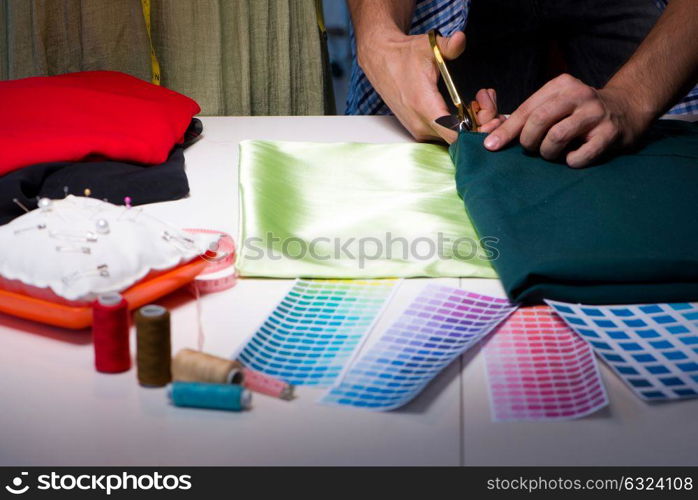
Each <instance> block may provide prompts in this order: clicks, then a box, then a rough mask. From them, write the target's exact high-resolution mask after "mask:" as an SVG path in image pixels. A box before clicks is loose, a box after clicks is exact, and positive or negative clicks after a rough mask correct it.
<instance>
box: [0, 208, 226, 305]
mask: <svg viewBox="0 0 698 500" xmlns="http://www.w3.org/2000/svg"><path fill="white" fill-rule="evenodd" d="M214 239H215V237H212V236H209V235H198V234H196V235H194V234H190V233H186V232H183V231H180V230H179V229H176V228H174V227H172V226H170V225H169V224H166V223H164V222H162V221H160V220H158V219H156V218H154V217H151V216H149V215H147V214H145V213H143V212H142V211H141V210H140V209H139V208H127V207H124V206H116V205H112V204H110V203H106V202H103V201H100V200H97V199H94V198H82V197H76V196H68V197H67V198H65V199H62V200H51V201H50V202H49V201H48V200H42V203H40V204H39V208H38V209H36V210H33V211H31V212H29V213H27V214H25V215H23V216H21V217H18V218H17V219H15V220H13V221H12V222H10V223H9V224H6V225H4V226H0V278H4V279H3V280H2V281H3V282H5V283H6V282H7V280H16V281H19V282H21V283H23V284H25V285H28V286H30V287H35V288H39V289H50V290H51V291H52V292H53V293H54V294H55V295H57V296H59V297H62V298H64V299H66V300H68V301H86V300H93V299H94V297H95V296H96V295H98V294H101V293H106V292H121V291H123V290H125V289H126V288H128V287H130V286H131V285H133V284H134V283H136V282H138V281H139V280H141V279H142V278H144V277H145V276H146V275H148V273H150V272H151V271H163V270H167V269H170V268H173V267H176V266H177V265H179V264H182V263H184V262H187V261H189V260H191V259H193V258H194V257H196V256H197V255H200V254H202V253H204V252H205V251H206V249H207V248H208V246H209V244H210V243H211V242H212V240H214Z"/></svg>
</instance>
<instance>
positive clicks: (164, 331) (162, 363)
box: [135, 304, 172, 387]
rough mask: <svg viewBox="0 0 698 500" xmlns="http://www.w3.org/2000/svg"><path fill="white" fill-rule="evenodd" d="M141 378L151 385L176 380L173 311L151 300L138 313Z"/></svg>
mask: <svg viewBox="0 0 698 500" xmlns="http://www.w3.org/2000/svg"><path fill="white" fill-rule="evenodd" d="M135 323H136V344H137V354H136V360H137V365H138V382H139V383H140V384H141V385H143V386H147V387H162V386H164V385H167V384H168V383H170V382H171V381H172V372H171V370H170V366H171V359H172V348H171V346H170V312H169V311H168V310H167V309H165V308H164V307H162V306H158V305H154V304H150V305H147V306H143V307H141V308H140V309H139V310H138V311H137V312H136V314H135Z"/></svg>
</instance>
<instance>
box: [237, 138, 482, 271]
mask: <svg viewBox="0 0 698 500" xmlns="http://www.w3.org/2000/svg"><path fill="white" fill-rule="evenodd" d="M453 174H454V169H453V164H452V163H451V160H450V158H449V157H448V152H447V150H446V148H445V147H442V146H436V145H432V144H355V143H341V144H319V143H306V142H270V141H243V142H242V143H241V144H240V169H239V175H240V179H239V181H240V203H241V207H240V214H241V221H240V240H239V241H240V242H241V245H240V253H239V255H238V260H237V267H238V270H239V271H240V273H241V274H242V275H244V276H265V277H279V278H291V277H319V278H381V277H410V276H433V277H436V276H451V277H457V276H477V277H486V278H492V277H495V274H494V271H493V270H492V268H491V266H490V264H489V262H488V261H487V256H486V252H487V247H486V242H484V243H483V246H480V244H479V242H478V241H477V238H476V236H475V231H474V229H473V227H472V225H471V224H470V221H468V220H467V218H465V217H463V208H462V205H461V201H460V199H459V198H458V194H457V192H456V189H455V186H454V185H453Z"/></svg>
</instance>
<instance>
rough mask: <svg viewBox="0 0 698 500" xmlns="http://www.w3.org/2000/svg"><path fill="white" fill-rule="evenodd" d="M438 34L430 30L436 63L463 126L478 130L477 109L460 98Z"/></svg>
mask: <svg viewBox="0 0 698 500" xmlns="http://www.w3.org/2000/svg"><path fill="white" fill-rule="evenodd" d="M436 35H437V32H436V30H429V33H428V36H429V45H431V50H432V52H433V53H434V59H435V60H436V65H437V66H438V68H439V72H440V73H441V77H442V78H443V79H444V83H445V84H446V90H448V93H449V95H450V96H451V101H452V102H453V105H454V106H455V108H456V112H457V113H458V120H459V121H460V123H461V127H464V128H465V129H466V130H472V131H477V129H478V127H479V124H478V122H477V115H476V113H475V110H473V108H472V106H470V105H467V104H463V100H462V99H461V98H460V94H459V93H458V89H456V85H455V83H453V78H451V73H449V72H448V67H447V66H446V61H445V60H444V58H443V56H442V55H441V50H440V49H439V45H438V43H437V42H436Z"/></svg>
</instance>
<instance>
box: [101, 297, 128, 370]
mask: <svg viewBox="0 0 698 500" xmlns="http://www.w3.org/2000/svg"><path fill="white" fill-rule="evenodd" d="M92 343H93V345H94V349H95V368H96V369H97V371H98V372H102V373H121V372H125V371H127V370H128V369H130V368H131V350H130V348H129V314H128V304H127V303H126V300H125V299H124V298H123V297H122V296H121V295H119V294H118V293H107V294H103V295H100V296H99V297H97V300H96V301H95V303H94V304H93V306H92Z"/></svg>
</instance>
